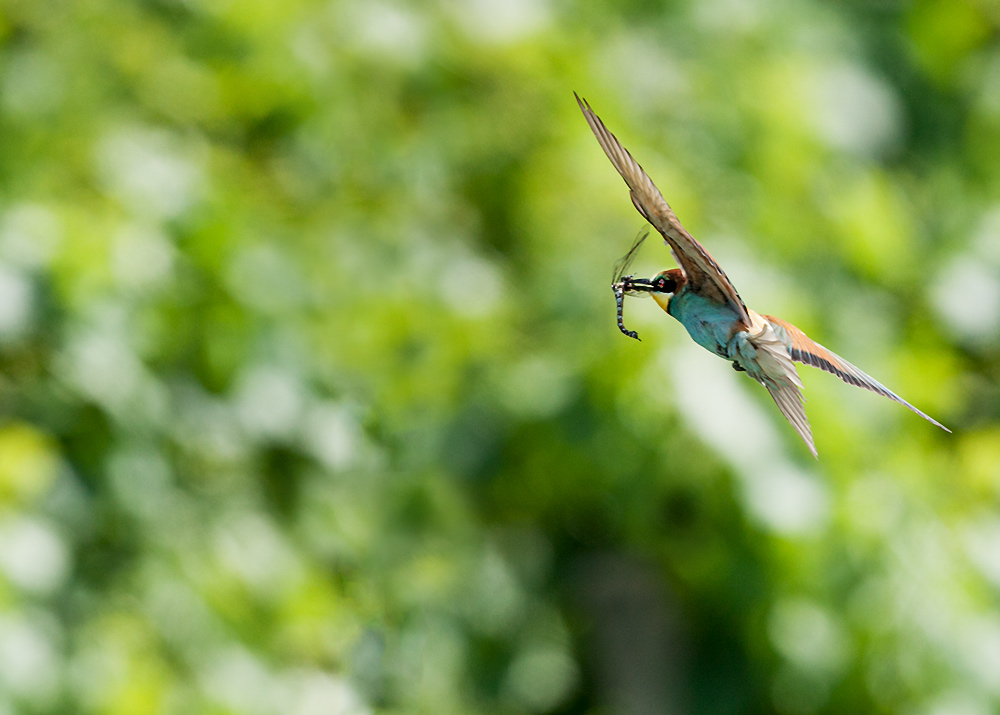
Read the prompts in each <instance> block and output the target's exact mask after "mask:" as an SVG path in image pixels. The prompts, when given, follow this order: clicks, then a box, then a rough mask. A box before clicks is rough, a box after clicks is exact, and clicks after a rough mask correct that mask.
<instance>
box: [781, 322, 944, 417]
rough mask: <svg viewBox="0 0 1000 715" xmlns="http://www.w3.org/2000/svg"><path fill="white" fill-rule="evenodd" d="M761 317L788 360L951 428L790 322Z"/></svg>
mask: <svg viewBox="0 0 1000 715" xmlns="http://www.w3.org/2000/svg"><path fill="white" fill-rule="evenodd" d="M764 318H765V319H766V320H767V321H768V322H769V323H770V324H771V326H772V327H773V328H774V332H775V334H777V336H778V337H779V338H780V339H781V340H782V341H783V342H784V344H785V345H786V346H787V348H788V353H789V356H790V357H791V358H792V360H794V361H796V362H800V363H802V364H804V365H812V366H813V367H818V368H819V369H820V370H824V371H825V372H829V373H831V374H833V375H836V376H837V377H839V378H840V379H841V380H843V381H844V382H846V383H847V384H849V385H855V386H857V387H863V388H865V389H866V390H871V391H872V392H874V393H876V394H878V395H882V396H883V397H888V398H889V399H890V400H893V401H894V402H898V403H899V404H901V405H903V406H904V407H907V408H909V409H911V410H913V411H914V412H916V413H917V414H918V415H920V416H921V417H923V418H924V419H925V420H927V421H928V422H930V423H931V424H935V425H937V426H938V427H940V428H941V429H943V430H944V431H945V432H951V430H950V429H948V428H947V427H945V426H944V425H943V424H941V423H940V422H938V421H937V420H935V419H934V418H932V417H929V416H928V415H926V414H924V413H923V412H921V411H920V410H918V409H917V408H916V407H914V406H913V405H911V404H910V403H909V402H907V401H906V400H904V399H903V398H902V397H900V396H899V395H897V394H896V393H895V392H893V391H892V390H890V389H889V388H887V387H886V386H885V385H883V384H882V383H880V382H879V381H878V380H876V379H875V378H873V377H871V376H870V375H867V374H865V373H864V372H863V371H861V370H860V369H859V368H857V367H855V366H854V365H852V364H851V363H849V362H847V360H845V359H844V358H842V357H840V356H839V355H837V354H836V353H834V352H833V351H831V350H828V349H827V348H825V347H823V346H822V345H820V344H819V343H817V342H816V341H815V340H813V339H812V338H810V337H809V336H808V335H806V334H805V333H803V332H802V331H801V330H799V329H798V328H796V327H795V326H794V325H792V324H791V323H789V322H787V321H784V320H780V319H778V318H775V317H773V316H770V315H765V316H764Z"/></svg>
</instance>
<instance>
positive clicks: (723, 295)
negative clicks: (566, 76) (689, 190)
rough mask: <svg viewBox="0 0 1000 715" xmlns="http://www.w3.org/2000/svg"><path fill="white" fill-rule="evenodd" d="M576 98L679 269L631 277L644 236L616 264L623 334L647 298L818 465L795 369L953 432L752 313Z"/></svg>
mask: <svg viewBox="0 0 1000 715" xmlns="http://www.w3.org/2000/svg"><path fill="white" fill-rule="evenodd" d="M574 96H576V101H577V104H578V105H579V107H580V111H581V112H583V116H584V118H585V119H586V120H587V124H588V125H589V126H590V129H591V131H592V132H593V133H594V136H595V137H596V138H597V141H598V143H599V144H600V145H601V148H602V149H603V150H604V153H605V155H606V156H607V157H608V159H610V160H611V163H612V165H613V166H614V167H615V169H616V170H617V171H618V173H619V174H620V175H621V177H622V178H623V179H624V180H625V183H626V185H627V186H628V188H629V195H630V197H631V199H632V204H633V205H634V206H635V208H636V210H637V211H638V212H639V213H640V214H641V215H642V217H643V218H645V219H646V221H648V222H649V223H650V225H651V226H652V227H653V228H655V229H656V230H657V231H658V232H659V233H660V234H661V235H662V236H663V240H664V242H665V243H666V244H667V246H669V247H670V251H671V253H672V254H673V256H674V259H675V260H676V261H677V263H678V265H679V266H680V267H679V268H671V269H668V270H665V271H661V272H660V273H657V274H656V275H655V276H653V277H652V278H650V279H648V280H647V279H642V278H635V277H634V276H632V275H625V272H626V271H627V270H628V267H629V265H630V264H631V262H632V261H633V260H634V258H635V255H636V253H637V252H638V250H639V246H640V245H641V244H642V242H643V241H644V240H645V236H640V238H639V239H637V240H636V242H635V244H634V245H633V246H632V248H631V249H630V250H629V252H628V253H627V254H625V256H624V257H623V258H622V259H621V260H620V261H619V263H618V264H616V268H615V272H614V277H613V282H612V289H613V290H614V293H615V299H616V302H617V304H618V329H619V330H621V332H623V333H624V334H625V335H627V336H629V337H630V338H635V339H636V340H638V339H639V336H638V334H637V333H636V332H635V331H632V330H626V329H625V324H624V321H623V317H622V312H623V303H624V300H625V296H626V295H637V294H641V293H648V294H649V295H651V296H652V297H653V299H654V300H655V301H656V302H657V304H658V305H659V306H660V307H661V308H663V310H664V311H666V313H667V314H668V315H670V316H671V317H673V318H675V319H676V320H677V321H678V322H680V323H681V325H683V326H684V328H685V329H686V330H687V332H688V334H689V335H690V336H691V338H692V339H693V340H694V341H695V342H696V343H697V344H698V345H700V346H702V347H703V348H705V349H706V350H708V351H709V352H712V353H715V354H716V355H718V356H719V357H722V358H724V359H726V360H729V361H731V362H732V363H733V367H734V368H736V370H738V371H740V372H745V373H746V374H747V375H749V376H750V377H752V378H753V379H754V380H756V381H757V382H759V383H760V384H761V385H763V386H764V387H765V388H766V389H767V391H768V393H770V395H771V398H772V399H773V400H774V402H775V404H776V405H777V406H778V409H779V410H781V413H782V414H783V415H784V416H785V418H786V419H787V420H788V421H789V422H790V423H791V424H792V427H794V428H795V431H796V432H797V433H798V434H799V436H800V437H801V438H802V440H803V441H804V442H805V443H806V446H807V447H808V448H809V451H810V452H811V453H812V455H813V456H814V457H817V458H818V452H817V451H816V445H815V441H814V440H813V435H812V428H811V427H810V425H809V419H808V418H807V417H806V413H805V408H804V407H803V404H802V403H803V402H804V399H803V396H802V380H801V379H800V378H799V374H798V371H797V370H796V368H795V363H802V364H805V365H811V366H812V367H816V368H819V369H820V370H823V371H825V372H829V373H831V374H833V375H836V376H837V377H839V378H840V379H841V380H843V381H844V382H846V383H848V384H849V385H855V386H857V387H863V388H865V389H866V390H871V391H872V392H874V393H876V394H878V395H882V396H883V397H887V398H889V399H890V400H893V401H895V402H898V403H899V404H901V405H903V406H904V407H907V408H909V409H910V410H912V411H913V412H915V413H917V414H918V415H920V416H921V417H923V418H924V419H925V420H927V421H928V422H930V423H932V424H934V425H937V426H938V427H940V428H941V429H943V430H945V431H946V432H950V431H951V430H949V429H948V428H947V427H945V426H944V425H942V424H941V423H940V422H938V421H937V420H935V419H933V418H932V417H930V416H928V415H926V414H924V413H923V412H921V411H920V410H918V409H917V408H916V407H914V406H913V405H911V404H910V403H909V402H907V401H906V400H904V399H903V398H902V397H900V396H899V395H897V394H896V393H895V392H893V391H892V390H890V389H889V388H887V387H885V386H884V385H883V384H882V383H880V382H878V381H877V380H876V379H875V378H873V377H871V376H869V375H867V374H865V373H864V372H863V371H862V370H861V369H860V368H857V367H855V366H854V365H852V364H851V363H849V362H847V360H845V359H844V358H842V357H840V356H839V355H837V354H836V353H834V352H833V351H832V350H829V349H827V348H825V347H823V346H822V345H820V344H819V343H817V342H815V341H814V340H812V339H811V338H809V336H807V335H806V334H805V333H803V332H802V331H801V330H799V329H798V328H797V327H795V326H794V325H792V324H791V323H788V322H786V321H784V320H780V319H779V318H775V317H774V316H771V315H761V314H760V313H758V312H756V311H754V310H751V309H750V308H748V307H747V306H746V304H745V303H744V302H743V299H742V298H741V297H740V294H739V293H738V292H737V291H736V287H735V286H734V285H733V284H732V282H731V281H730V280H729V278H728V276H726V273H725V271H723V270H722V268H721V267H720V266H719V264H718V263H717V262H716V261H715V259H714V258H712V256H711V255H710V254H709V253H708V251H706V250H705V247H704V246H702V245H701V244H700V243H698V241H696V240H695V239H694V237H693V236H692V235H691V234H690V233H688V231H687V229H685V228H684V226H683V225H681V222H680V221H679V220H678V218H677V215H676V214H674V211H673V209H671V208H670V205H669V204H668V203H667V201H666V199H664V198H663V194H661V193H660V190H659V189H658V188H656V184H654V183H653V180H652V179H650V178H649V176H648V175H647V174H646V172H645V171H644V170H643V168H642V167H641V166H640V165H639V162H637V161H636V160H635V159H633V158H632V155H631V154H630V153H629V152H628V150H627V149H625V147H624V146H622V145H621V142H619V141H618V138H617V137H615V135H614V134H612V133H611V132H610V131H609V130H608V128H607V127H606V126H605V124H604V122H603V121H601V118H600V117H598V116H597V114H596V113H595V112H594V110H593V109H591V107H590V105H589V104H588V103H587V102H586V101H585V100H583V99H581V98H580V97H579V95H576V93H574Z"/></svg>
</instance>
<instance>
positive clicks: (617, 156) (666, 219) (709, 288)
mask: <svg viewBox="0 0 1000 715" xmlns="http://www.w3.org/2000/svg"><path fill="white" fill-rule="evenodd" d="M573 96H575V97H576V101H577V104H579V105H580V111H582V112H583V116H584V117H585V118H586V120H587V124H589V125H590V128H591V130H592V131H593V132H594V136H596V137H597V141H598V142H599V143H600V145H601V148H602V149H604V153H605V154H607V155H608V158H609V159H610V160H611V163H612V164H614V166H615V168H616V169H617V170H618V173H619V174H621V176H622V178H623V179H625V183H626V184H628V187H629V189H631V192H632V203H633V204H635V207H636V209H637V210H638V211H639V213H640V214H642V216H643V218H645V219H646V220H647V221H649V223H651V224H652V225H653V227H654V228H655V229H656V230H657V231H659V232H660V233H661V234H663V238H664V239H665V240H666V242H667V243H668V244H669V245H670V248H671V250H672V251H673V254H674V258H675V259H676V261H677V263H678V264H679V265H680V267H681V269H682V270H683V271H684V275H685V277H686V278H687V282H688V284H689V285H690V286H691V288H692V289H694V290H696V291H697V292H698V293H700V294H701V295H704V296H707V297H709V298H712V299H713V300H715V301H717V302H718V303H719V304H723V305H724V304H727V303H728V304H729V305H730V306H731V307H732V308H733V310H734V311H736V314H737V316H739V318H740V319H741V320H742V321H743V322H744V324H745V325H746V326H749V325H750V317H749V315H748V314H747V309H746V306H745V305H744V304H743V299H742V298H740V296H739V293H737V292H736V288H734V287H733V284H732V283H730V282H729V278H727V277H726V274H725V272H724V271H723V270H722V269H721V268H719V264H718V263H716V262H715V259H713V258H712V257H711V256H710V255H709V254H708V251H706V250H705V249H704V248H703V247H702V245H701V244H700V243H698V242H697V241H696V240H695V239H694V238H693V237H692V236H691V234H689V233H688V232H687V231H686V230H685V228H684V227H683V226H681V222H680V221H678V220H677V216H676V215H674V212H673V210H672V209H671V208H670V206H669V205H668V204H667V202H666V199H664V198H663V195H662V194H661V193H660V190H659V189H657V188H656V185H655V184H654V183H653V181H652V179H650V178H649V176H648V175H647V174H646V172H645V171H643V169H642V167H641V166H639V162H637V161H636V160H635V159H633V158H632V155H631V154H629V153H628V150H626V149H625V147H623V146H622V145H621V142H619V141H618V139H617V138H616V137H615V135H614V134H612V133H611V132H610V131H608V128H607V127H606V126H604V122H602V121H601V118H600V117H598V116H597V115H596V114H595V113H594V110H592V109H591V108H590V105H589V104H587V102H586V101H585V100H583V99H580V96H579V95H577V94H576V93H575V92H574V93H573Z"/></svg>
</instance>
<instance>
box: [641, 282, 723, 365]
mask: <svg viewBox="0 0 1000 715" xmlns="http://www.w3.org/2000/svg"><path fill="white" fill-rule="evenodd" d="M655 295H656V294H654V297H655ZM657 302H660V301H657ZM660 305H661V306H662V305H663V304H662V303H660ZM664 310H666V311H667V313H669V314H670V315H672V316H673V317H674V318H676V319H677V320H678V321H679V322H680V324H681V325H683V326H684V328H685V329H686V330H687V331H688V334H689V335H690V336H691V339H692V340H694V341H695V342H696V343H698V344H699V345H701V346H702V347H703V348H705V349H706V350H708V351H709V352H713V353H715V354H716V355H718V356H720V357H723V358H727V359H728V358H729V357H730V355H729V344H730V342H731V340H732V337H733V334H734V333H735V332H737V331H736V330H735V327H736V326H737V325H738V324H739V323H740V318H739V316H738V315H737V314H736V311H735V310H733V309H732V308H731V307H730V306H729V305H720V304H719V303H717V302H715V301H714V300H711V299H709V298H706V297H704V296H701V295H699V294H697V293H691V292H689V291H687V290H685V289H683V288H682V289H681V291H680V292H679V293H677V294H676V295H674V296H673V297H672V298H670V300H669V301H667V304H666V306H664Z"/></svg>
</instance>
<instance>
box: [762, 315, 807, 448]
mask: <svg viewBox="0 0 1000 715" xmlns="http://www.w3.org/2000/svg"><path fill="white" fill-rule="evenodd" d="M750 319H751V328H750V331H749V335H748V340H749V341H750V343H751V345H753V347H754V348H755V349H756V354H755V355H754V362H755V367H756V369H752V370H751V369H748V370H747V374H749V375H751V376H752V377H753V378H754V379H756V380H757V381H758V382H760V383H761V384H762V385H763V386H764V387H766V388H767V391H768V392H769V393H770V394H771V398H772V399H773V400H774V404H776V405H777V406H778V409H779V410H781V414H783V415H784V416H785V419H787V420H788V421H789V422H791V423H792V427H794V428H795V431H796V432H798V433H799V436H800V437H801V438H802V440H803V441H804V442H805V443H806V446H807V447H809V451H810V452H812V455H813V456H814V457H817V458H818V457H819V455H818V454H817V452H816V444H815V442H814V441H813V436H812V428H811V427H810V426H809V418H808V417H806V411H805V408H804V407H803V406H802V403H803V401H804V400H803V398H802V380H801V379H799V373H798V371H797V370H796V369H795V364H794V363H793V362H792V360H791V357H790V355H789V353H788V348H787V347H786V346H785V343H784V342H783V340H782V339H781V337H780V336H778V335H777V334H776V333H775V331H774V328H773V327H772V326H771V324H770V323H768V322H767V321H766V320H764V318H763V317H762V316H761V315H759V314H757V313H755V312H754V311H750Z"/></svg>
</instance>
